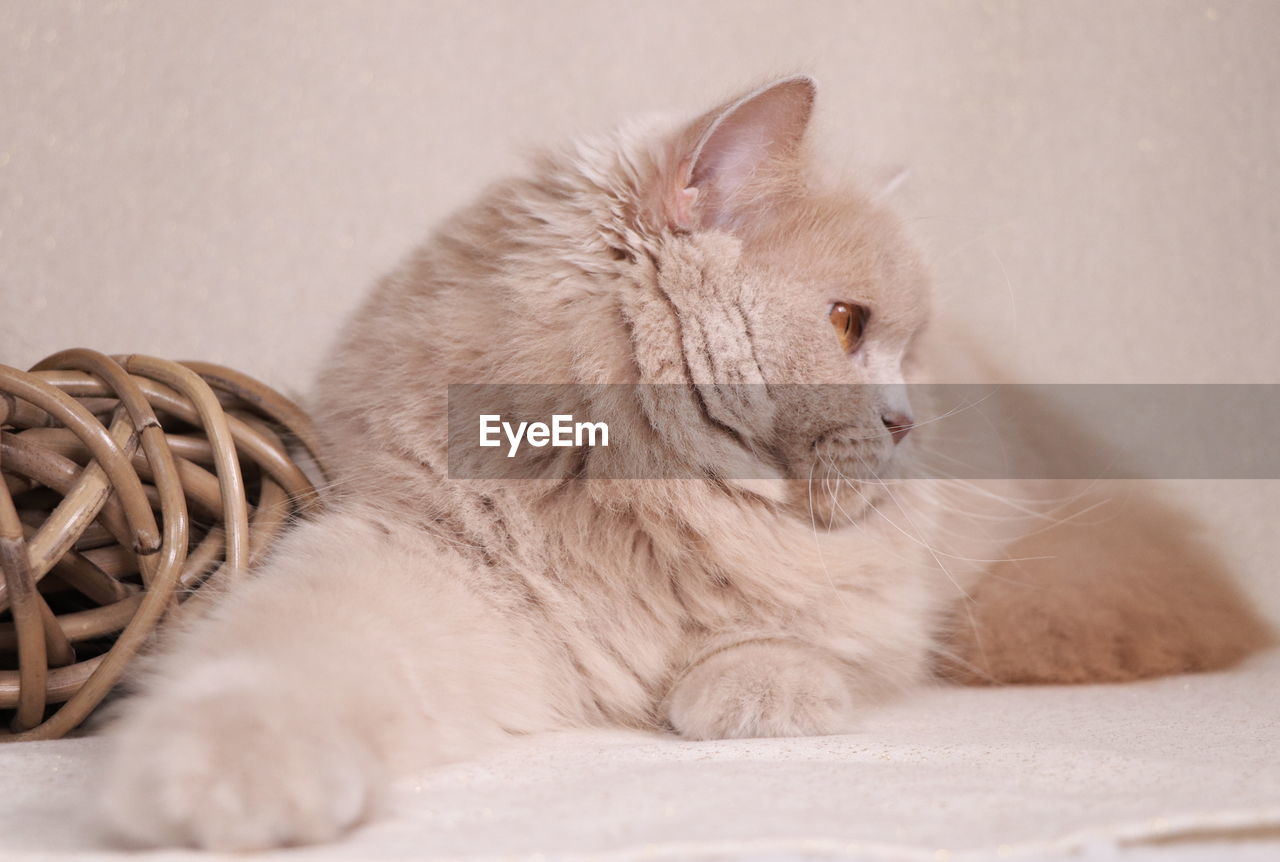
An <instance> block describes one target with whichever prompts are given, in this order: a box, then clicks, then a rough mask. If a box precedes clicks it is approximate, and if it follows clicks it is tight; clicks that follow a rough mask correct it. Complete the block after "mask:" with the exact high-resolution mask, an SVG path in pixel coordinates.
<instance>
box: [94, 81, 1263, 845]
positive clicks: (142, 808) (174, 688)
mask: <svg viewBox="0 0 1280 862" xmlns="http://www.w3.org/2000/svg"><path fill="white" fill-rule="evenodd" d="M815 94H816V89H815V84H814V82H813V81H812V80H811V79H810V78H808V77H804V76H798V77H789V78H785V79H781V80H776V81H773V82H771V83H769V84H767V85H765V86H763V87H760V88H758V89H755V90H752V91H751V92H748V93H745V94H743V95H741V96H739V97H737V98H734V99H731V100H729V101H727V102H725V103H723V104H721V105H719V106H717V107H715V108H714V109H712V110H710V111H709V112H707V113H705V114H703V115H701V116H699V117H697V118H696V119H694V120H693V121H692V122H687V123H683V124H678V125H674V126H664V125H662V124H661V123H659V122H657V121H645V122H633V123H631V124H628V125H624V126H622V127H620V128H619V129H617V130H615V131H614V132H611V133H609V134H606V135H602V136H598V137H591V138H586V139H583V140H580V141H577V142H575V143H574V144H572V145H570V146H568V147H567V148H565V149H562V150H560V151H556V152H552V153H550V154H547V155H545V156H542V157H540V158H539V159H538V160H537V161H536V163H535V164H534V165H533V167H532V170H531V171H530V173H529V175H528V176H525V177H521V178H516V179H511V180H507V181H504V182H501V183H498V184H497V185H495V186H494V187H492V188H491V189H489V190H488V191H487V192H486V193H485V194H484V195H483V196H482V197H480V199H479V200H478V201H477V202H476V203H474V204H473V205H471V206H470V207H469V208H467V209H465V210H463V211H462V212H460V213H459V214H457V215H456V216H454V217H452V218H451V219H449V220H448V221H447V222H446V223H445V224H444V225H443V226H442V227H441V228H440V229H439V230H438V232H437V233H436V234H435V236H434V237H433V238H432V239H431V240H430V241H429V242H427V243H426V244H425V245H424V246H423V247H422V248H421V249H419V250H418V251H417V252H416V253H414V254H413V255H412V256H411V257H410V258H409V259H408V260H407V261H406V262H404V264H403V265H402V266H401V267H400V268H399V269H398V270H397V271H395V272H394V273H393V274H391V275H390V276H389V277H387V278H385V279H384V280H383V281H382V282H381V283H380V284H379V285H378V286H377V288H376V290H375V291H374V292H373V293H372V295H371V297H370V298H369V299H368V300H367V301H366V303H365V304H364V306H363V307H362V309H361V310H360V311H359V312H358V313H357V314H356V315H355V317H354V319H353V320H352V321H351V322H350V323H349V325H348V326H347V328H346V330H345V332H344V334H343V336H342V337H341V340H340V345H339V347H338V348H337V350H336V351H335V352H334V354H333V356H332V358H331V359H330V361H329V362H328V364H327V366H326V367H325V369H324V371H323V373H322V374H321V375H320V381H319V390H318V395H317V398H316V400H315V405H316V408H315V410H316V415H317V418H318V425H319V428H320V429H322V432H323V433H324V435H325V436H326V447H327V450H326V452H325V456H326V460H327V462H328V464H329V466H330V467H331V469H332V471H333V472H334V474H335V481H334V489H333V491H332V492H331V494H330V499H329V501H328V506H327V509H326V511H325V513H323V514H322V515H319V516H317V517H315V518H314V519H312V520H310V521H307V522H304V523H300V524H299V525H297V526H296V527H294V528H293V529H292V531H291V532H290V533H289V534H288V535H287V536H286V537H285V538H284V539H283V540H282V541H281V542H280V543H279V544H278V546H277V547H276V548H275V549H274V550H273V551H272V553H271V555H270V558H269V559H268V561H267V562H266V563H265V565H263V566H262V567H261V569H260V570H259V571H258V572H257V573H256V574H255V576H254V577H252V578H251V579H250V580H248V581H247V582H246V583H244V584H243V585H241V586H239V587H238V588H236V589H234V590H232V591H230V593H229V594H228V595H226V596H225V597H224V598H223V599H222V600H221V601H219V602H218V603H217V604H216V605H215V606H214V607H213V608H212V609H211V610H210V611H209V612H208V613H207V614H205V615H203V616H201V617H200V618H199V619H197V620H194V621H193V622H191V623H189V624H188V625H186V626H185V627H184V628H183V629H182V630H181V631H179V632H177V633H176V634H175V636H174V637H173V640H172V643H170V644H168V645H167V646H166V648H165V649H164V650H163V651H162V652H161V653H160V654H159V655H158V656H157V657H155V658H154V659H153V660H152V661H151V664H150V667H149V669H148V670H147V672H146V674H145V675H144V676H143V677H142V678H140V680H139V682H138V687H139V689H140V691H139V693H138V694H137V695H136V696H134V697H133V698H131V699H130V700H128V701H126V702H125V703H124V708H123V711H122V714H121V716H120V717H119V718H118V719H117V721H116V723H115V725H114V727H113V728H112V730H111V731H110V740H109V755H108V759H107V762H106V764H105V765H104V767H103V781H104V783H105V786H104V788H103V789H102V790H101V792H100V793H99V794H98V795H97V799H98V801H99V805H100V806H101V809H102V811H101V813H102V816H103V818H104V819H105V822H106V824H107V825H108V826H109V827H110V829H111V830H112V832H113V833H114V834H115V835H117V836H119V837H120V838H122V839H125V840H127V841H129V842H131V843H133V844H136V845H143V846H155V845H171V844H175V845H190V846H195V847H202V848H214V849H219V850H250V849H257V848H267V847H274V846H283V845H293V844H301V843H310V842H321V841H326V840H330V839H333V838H335V837H337V836H339V835H340V834H342V833H343V832H344V831H345V830H347V829H349V828H350V827H352V826H353V825H355V824H357V823H359V822H361V821H362V820H364V819H366V818H367V817H368V816H370V813H371V812H373V811H375V810H376V808H377V803H378V800H379V799H380V798H381V795H382V793H383V789H384V787H385V786H386V785H387V783H388V781H389V780H390V778H391V777H392V776H394V775H395V774H397V773H401V772H404V771H408V770H418V769H422V768H425V767H429V766H431V765H432V764H438V763H442V762H446V761H450V760H456V759H459V758H465V757H468V756H471V755H473V754H474V753H475V752H477V751H480V750H482V749H483V748H485V747H486V746H490V745H494V744H496V743H499V742H501V741H502V740H506V739H510V738H511V737H513V736H518V735H525V734H532V733H537V732H542V731H551V730H555V729H563V728H573V727H588V726H622V727H631V728H648V729H655V730H663V729H666V730H670V731H673V732H674V733H676V734H679V735H681V736H683V737H687V738H690V739H718V738H725V737H757V736H787V735H804V734H830V733H841V732H847V731H850V730H854V729H856V727H857V721H858V717H859V715H860V714H862V713H863V712H864V711H865V710H867V709H871V708H873V707H874V704H875V703H876V702H877V700H879V699H881V698H883V697H885V696H887V695H889V694H892V693H894V692H901V691H908V690H910V689H911V688H912V687H913V686H917V685H920V684H922V683H924V682H926V681H927V680H929V679H931V678H935V677H937V676H939V675H941V676H950V677H952V678H954V679H959V680H962V681H968V682H978V683H1000V682H1055V681H1101V680H1121V679H1131V678H1137V677H1143V676H1150V675H1155V674H1161V673H1171V672H1178V671H1184V670H1192V669H1207V668H1216V667H1223V666H1226V665H1229V664H1230V663H1232V662H1234V661H1236V660H1237V659H1239V658H1240V657H1242V656H1244V655H1245V654H1247V653H1248V652H1249V651H1250V650H1252V649H1254V648H1256V647H1257V646H1259V645H1260V644H1261V643H1263V641H1264V633H1263V629H1262V626H1261V624H1260V623H1258V622H1257V620H1256V619H1255V618H1254V617H1253V616H1252V615H1251V613H1250V612H1249V610H1248V609H1247V607H1246V606H1245V605H1244V603H1243V602H1242V601H1241V600H1240V599H1239V597H1238V596H1237V595H1236V593H1235V592H1234V590H1233V589H1232V587H1231V586H1230V583H1229V582H1228V580H1227V579H1226V578H1225V576H1224V575H1223V574H1222V573H1221V571H1220V567H1219V564H1218V563H1217V562H1216V561H1215V560H1214V558H1213V555H1212V553H1211V552H1210V551H1209V550H1208V549H1204V548H1200V547H1198V546H1195V545H1193V544H1192V543H1191V540H1190V539H1185V538H1182V537H1183V536H1185V533H1186V531H1185V530H1184V529H1183V528H1182V527H1181V526H1178V525H1177V524H1176V523H1175V522H1174V521H1173V520H1170V518H1171V517H1172V516H1171V515H1169V513H1167V512H1166V511H1165V510H1164V509H1163V507H1161V506H1159V505H1156V504H1152V503H1149V502H1141V503H1139V504H1136V505H1133V506H1129V507H1127V508H1126V509H1124V510H1123V512H1122V513H1121V514H1118V515H1116V516H1115V517H1111V518H1109V519H1103V520H1097V519H1095V520H1093V521H1092V522H1090V523H1088V524H1085V523H1084V522H1083V521H1082V520H1081V519H1080V518H1078V517H1076V516H1077V515H1079V514H1081V513H1083V512H1085V511H1086V510H1088V508H1089V506H1090V505H1091V504H1090V503H1089V497H1088V495H1087V494H1077V493H1075V492H1072V493H1070V494H1064V495H1060V496H1059V497H1058V498H1057V499H1058V500H1059V501H1060V503H1059V504H1057V505H1056V508H1052V509H1050V508H1046V509H1044V510H1043V511H1041V510H1035V509H1033V508H1031V507H1027V506H1022V505H1019V504H1017V503H1016V502H1015V503H1012V504H1011V502H1010V501H1011V500H1012V499H1015V498H1013V497H1011V496H1010V495H1009V493H1007V489H1004V490H1002V489H1000V488H997V487H994V486H988V485H984V484H982V483H974V482H971V483H962V484H948V483H945V482H900V483H891V482H887V481H879V479H881V478H882V477H884V476H886V475H890V474H891V473H893V471H894V469H895V465H898V464H901V463H902V462H905V461H909V459H910V458H911V457H912V454H911V453H912V451H913V449H918V448H919V447H921V446H922V445H923V443H922V440H923V439H924V438H926V437H927V435H928V433H929V428H928V427H927V426H925V425H924V424H921V425H920V427H913V424H914V417H913V414H912V410H913V405H911V404H910V403H909V402H908V401H907V400H906V398H905V396H902V395H901V387H896V384H899V383H902V382H904V381H907V380H916V379H922V377H923V375H925V374H926V373H927V364H928V361H929V360H928V355H929V345H928V341H929V340H928V336H927V330H926V321H927V318H928V309H929V303H928V290H929V279H928V275H927V272H926V269H925V266H924V264H923V263H922V259H921V256H920V254H919V253H918V252H917V250H916V248H915V247H914V245H913V243H912V240H911V239H910V238H909V236H908V235H907V233H906V230H905V228H904V226H903V224H902V222H901V221H900V220H899V219H898V217H896V216H895V215H894V214H893V213H892V212H891V211H890V210H889V209H888V208H887V207H886V205H885V204H883V203H882V202H881V201H880V200H879V198H878V197H877V195H876V194H875V190H864V189H859V188H856V187H854V188H844V187H841V186H839V185H838V184H828V183H827V182H825V181H824V180H823V179H822V178H821V175H820V173H819V170H818V167H817V166H816V165H814V164H813V161H814V160H813V157H812V156H811V155H810V153H809V149H808V148H807V147H806V145H805V138H806V130H807V128H808V126H809V125H810V118H811V114H812V112H813V107H814V103H815ZM486 381H501V382H504V383H512V384H520V383H546V382H554V383H563V382H569V383H582V384H595V383H639V382H643V383H664V384H687V383H743V384H749V385H751V386H754V387H757V389H756V390H755V391H765V392H769V393H775V392H776V393H779V394H777V395H776V397H777V398H778V399H782V400H781V401H779V403H768V404H763V405H757V407H758V409H757V410H756V411H755V412H753V413H752V417H753V418H751V419H750V420H748V419H744V418H742V412H741V411H738V410H736V408H735V405H734V404H732V403H728V402H727V401H718V400H717V398H719V397H720V395H718V394H717V392H716V391H714V390H711V391H708V392H706V393H703V394H702V396H700V397H703V398H704V400H703V401H701V402H697V403H694V404H693V406H692V408H691V409H692V410H693V411H694V415H695V416H696V417H697V419H698V421H697V422H695V423H694V427H692V428H690V427H689V426H688V425H687V424H686V425H681V426H680V427H679V428H676V427H674V426H672V425H670V424H668V423H666V422H664V421H662V412H661V411H662V410H663V409H664V408H663V407H662V405H661V404H659V403H658V400H653V401H636V402H635V403H629V404H627V405H624V410H630V415H631V416H632V417H633V418H636V425H637V430H636V433H638V434H643V435H645V437H644V439H645V446H644V451H646V452H648V453H650V454H652V455H654V457H656V458H658V459H668V460H669V461H671V462H673V463H674V462H679V463H682V464H688V465H690V466H691V467H692V468H694V469H699V470H702V471H703V475H705V477H706V478H704V479H701V480H696V481H689V480H681V479H652V480H641V481H609V480H601V481H593V480H590V479H586V480H568V481H554V482H538V481H533V482H528V481H512V482H502V481H493V480H490V481H485V480H476V481H457V480H451V479H450V478H449V453H448V436H449V433H448V427H447V415H448V394H447V390H446V384H447V383H469V382H471V383H474V382H486ZM790 383H800V384H813V383H830V384H854V383H876V384H888V387H887V388H885V389H883V390H877V391H878V392H880V393H881V394H880V395H876V396H875V397H864V398H861V399H850V401H849V403H847V404H843V405H842V407H841V410H842V417H841V419H840V421H841V423H842V424H841V425H840V427H839V428H836V429H835V430H834V431H832V430H830V428H831V421H830V417H829V416H827V415H826V414H825V413H824V410H825V409H827V407H824V406H823V405H821V404H811V403H806V402H805V401H804V396H802V395H796V394H791V395H785V396H784V395H783V394H780V393H782V392H783V387H781V386H778V387H777V388H776V389H768V388H767V387H768V385H769V384H790ZM787 391H788V392H805V391H808V390H807V389H806V388H805V387H796V388H795V389H794V390H787ZM894 393H898V394H894ZM770 397H774V396H773V395H770ZM724 398H726V399H729V398H731V396H729V395H725V396H724ZM786 398H791V399H793V400H792V401H786V400H785V399H786ZM827 406H828V407H829V405H827ZM824 421H825V422H826V424H825V426H824V424H823V423H824ZM758 426H760V427H758ZM766 460H767V461H768V462H769V463H770V464H772V465H774V466H776V465H778V464H781V465H783V466H784V467H785V469H783V470H781V471H775V472H774V473H771V472H770V470H771V469H772V468H771V467H770V468H766V467H764V466H762V467H761V468H760V470H759V471H758V474H753V475H751V476H747V475H745V474H743V473H741V471H740V472H739V473H734V471H733V469H731V468H732V467H733V466H734V465H738V466H741V465H743V464H748V465H750V464H753V463H755V462H757V461H761V462H763V461H766ZM868 465H872V467H873V468H874V469H870V468H868ZM894 475H897V474H894ZM815 476H816V477H817V480H815ZM961 495H962V496H963V498H964V499H963V500H961V499H960V496H961ZM1045 499H1047V498H1045ZM1014 510H1017V511H1018V512H1019V513H1025V516H1022V515H1020V516H1018V517H1014V516H1012V515H1011V514H1010V513H1011V512H1014ZM997 512H1003V513H1004V514H1003V515H1002V516H1000V517H996V516H994V514H993V513H997Z"/></svg>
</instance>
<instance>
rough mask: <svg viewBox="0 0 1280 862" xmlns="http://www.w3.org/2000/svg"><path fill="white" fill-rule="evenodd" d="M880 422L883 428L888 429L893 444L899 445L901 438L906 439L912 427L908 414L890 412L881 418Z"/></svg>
mask: <svg viewBox="0 0 1280 862" xmlns="http://www.w3.org/2000/svg"><path fill="white" fill-rule="evenodd" d="M880 421H882V422H884V427H885V428H887V429H889V433H890V434H891V435H892V436H893V442H894V443H895V444H896V443H901V442H902V438H904V437H906V436H907V434H909V433H910V432H911V429H912V428H913V427H914V423H913V422H912V420H911V416H910V414H908V413H898V412H896V411H891V412H889V413H886V414H884V415H883V416H881V417H880Z"/></svg>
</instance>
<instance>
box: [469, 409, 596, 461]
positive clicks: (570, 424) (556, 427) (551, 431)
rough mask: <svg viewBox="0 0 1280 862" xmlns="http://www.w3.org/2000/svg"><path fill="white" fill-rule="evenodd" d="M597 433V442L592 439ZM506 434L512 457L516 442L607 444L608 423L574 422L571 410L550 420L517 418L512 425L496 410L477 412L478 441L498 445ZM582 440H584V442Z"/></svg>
mask: <svg viewBox="0 0 1280 862" xmlns="http://www.w3.org/2000/svg"><path fill="white" fill-rule="evenodd" d="M597 434H599V437H600V442H599V443H597V442H596V436H597ZM502 436H505V437H506V438H507V444H508V448H507V457H508V458H514V457H515V456H516V452H517V451H518V450H519V449H520V444H521V443H522V442H523V443H528V444H529V445H530V446H548V445H550V446H579V447H580V446H597V445H599V446H608V445H609V425H608V423H606V422H574V421H573V416H572V414H563V413H561V414H556V415H554V416H552V417H551V424H550V425H548V424H547V423H545V422H521V423H520V424H519V425H514V426H513V425H512V424H511V423H510V422H503V421H502V416H501V415H499V414H496V413H482V414H481V415H480V445H481V446H490V447H492V446H501V445H502V440H501V437H502ZM584 440H585V442H584Z"/></svg>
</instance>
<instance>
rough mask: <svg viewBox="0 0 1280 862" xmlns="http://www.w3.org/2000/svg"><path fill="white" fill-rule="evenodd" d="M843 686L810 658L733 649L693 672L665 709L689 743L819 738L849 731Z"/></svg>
mask: <svg viewBox="0 0 1280 862" xmlns="http://www.w3.org/2000/svg"><path fill="white" fill-rule="evenodd" d="M852 716H853V701H852V696H851V693H850V689H849V681H848V679H847V678H846V676H845V674H844V673H843V672H842V669H841V668H840V667H839V666H838V665H836V664H835V663H834V662H832V661H831V660H829V659H827V658H825V657H824V656H822V655H821V654H820V653H818V652H816V651H811V650H807V649H804V648H801V647H794V646H790V645H787V644H775V643H751V644H743V645H741V646H737V647H733V648H731V649H729V650H726V651H724V652H721V653H717V654H716V655H713V656H712V657H711V658H709V659H707V660H706V661H704V662H702V663H701V664H699V665H697V666H696V667H694V668H693V669H692V670H691V671H690V672H689V673H688V674H686V675H685V676H684V678H683V679H681V680H680V681H679V682H677V683H676V685H675V687H674V688H673V689H672V692H671V694H670V696H669V698H668V701H667V717H668V719H669V721H670V722H671V726H672V727H673V728H674V729H675V730H676V732H677V733H679V734H680V735H681V736H684V737H687V738H689V739H729V738H750V737H766V736H820V735H826V734H831V733H839V732H842V731H844V730H847V729H848V727H849V724H850V723H851V719H852Z"/></svg>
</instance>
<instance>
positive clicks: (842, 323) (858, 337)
mask: <svg viewBox="0 0 1280 862" xmlns="http://www.w3.org/2000/svg"><path fill="white" fill-rule="evenodd" d="M869 316H870V314H869V312H868V311H867V309H866V307H865V306H862V305H858V304H856V303H853V302H836V303H833V304H832V306H831V315H830V317H831V325H832V327H834V328H835V331H836V336H837V337H838V338H839V339H840V346H841V347H842V348H843V349H844V352H845V353H853V352H854V351H855V350H857V349H858V344H859V343H860V342H861V341H862V332H863V330H864V329H866V328H867V318H868V317H869Z"/></svg>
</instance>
